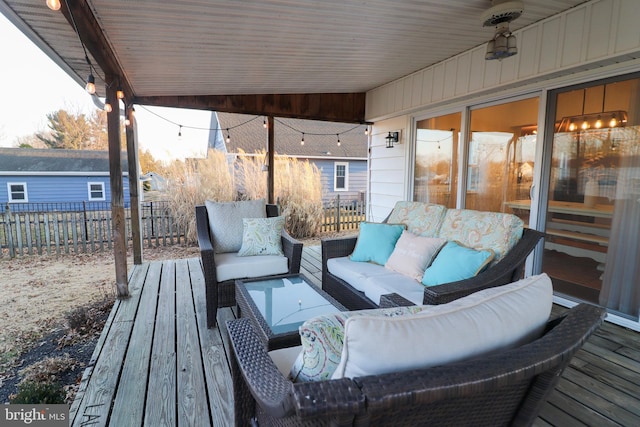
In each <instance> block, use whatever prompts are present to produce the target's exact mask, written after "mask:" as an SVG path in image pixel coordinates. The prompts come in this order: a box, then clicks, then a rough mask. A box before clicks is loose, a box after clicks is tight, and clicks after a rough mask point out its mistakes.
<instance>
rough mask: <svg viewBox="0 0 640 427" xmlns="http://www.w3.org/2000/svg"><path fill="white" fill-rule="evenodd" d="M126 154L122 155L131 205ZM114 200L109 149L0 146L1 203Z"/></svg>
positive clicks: (108, 201) (125, 192) (124, 187)
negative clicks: (110, 179) (110, 176)
mask: <svg viewBox="0 0 640 427" xmlns="http://www.w3.org/2000/svg"><path fill="white" fill-rule="evenodd" d="M126 158H127V157H126V154H124V153H123V156H122V159H123V160H122V162H123V165H122V170H123V174H124V179H123V189H124V202H125V206H126V207H128V206H129V180H128V173H127V160H126ZM69 202H75V203H82V202H106V203H110V202H111V187H110V183H109V153H108V152H107V151H87V150H58V149H26V148H0V206H2V208H3V209H4V207H6V206H7V204H9V205H17V204H22V203H69Z"/></svg>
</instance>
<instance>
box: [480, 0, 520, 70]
mask: <svg viewBox="0 0 640 427" xmlns="http://www.w3.org/2000/svg"><path fill="white" fill-rule="evenodd" d="M491 4H492V6H491V7H490V8H489V9H488V10H487V11H485V12H484V13H483V14H482V16H481V17H480V20H481V22H482V25H483V26H485V27H495V33H494V35H493V39H491V40H489V42H488V43H487V53H486V54H485V59H487V60H491V59H503V58H508V57H510V56H513V55H515V54H517V53H518V47H517V40H516V36H515V35H513V33H512V32H511V30H510V29H509V22H511V21H513V20H514V19H516V18H518V17H520V15H522V12H523V11H524V3H523V2H522V1H519V0H492V2H491Z"/></svg>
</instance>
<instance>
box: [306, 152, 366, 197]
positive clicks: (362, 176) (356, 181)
mask: <svg viewBox="0 0 640 427" xmlns="http://www.w3.org/2000/svg"><path fill="white" fill-rule="evenodd" d="M309 162H311V163H313V164H315V165H316V167H317V168H318V169H319V170H320V173H321V178H320V179H321V180H322V188H323V192H322V201H323V203H327V202H329V201H331V200H333V199H335V198H336V196H338V195H339V196H340V199H341V200H361V198H362V197H363V195H364V193H365V192H366V191H367V162H366V160H351V159H336V160H330V159H327V160H317V159H310V160H309ZM336 163H348V164H349V175H348V180H349V181H348V182H349V186H348V189H347V190H346V191H342V190H340V191H334V173H335V172H334V171H335V164H336Z"/></svg>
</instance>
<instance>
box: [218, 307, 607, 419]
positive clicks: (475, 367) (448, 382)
mask: <svg viewBox="0 0 640 427" xmlns="http://www.w3.org/2000/svg"><path fill="white" fill-rule="evenodd" d="M605 315H606V311H605V310H604V309H602V308H599V307H596V306H592V305H588V304H580V305H578V306H576V307H574V308H572V309H571V310H568V311H567V312H566V313H565V314H564V315H563V316H562V317H559V318H557V319H554V320H550V321H549V322H548V324H547V328H546V330H545V333H544V335H543V336H541V337H540V338H538V339H537V340H535V341H533V342H531V343H529V344H526V345H524V346H522V347H519V348H515V349H512V350H508V351H505V352H502V353H500V354H493V355H491V356H485V357H481V358H477V359H474V360H469V361H464V362H459V363H454V364H450V365H444V366H439V367H433V368H427V369H418V370H411V371H405V372H396V373H390V374H384V375H376V376H368V377H361V378H354V379H348V378H343V379H337V380H327V381H319V382H311V383H295V384H294V383H292V382H290V381H289V380H288V379H287V378H285V377H284V376H283V375H282V374H281V373H280V372H279V371H278V369H277V368H276V366H275V365H274V363H273V361H272V360H271V358H270V357H269V355H268V353H267V352H266V350H265V348H264V345H263V344H262V342H261V341H260V340H259V339H258V337H257V336H256V334H255V332H254V331H253V329H252V326H251V324H250V323H249V321H248V320H247V319H238V320H231V321H228V322H227V328H228V330H229V336H230V339H231V343H232V348H233V353H234V357H233V358H232V359H233V360H232V373H233V384H234V400H235V416H236V425H238V426H246V425H250V424H251V423H254V425H255V424H258V425H260V426H274V425H277V426H294V425H295V426H298V425H305V426H316V425H318V426H320V425H338V426H343V425H344V426H352V425H363V426H368V425H371V426H383V425H385V426H386V425H394V426H395V425H397V426H407V425H411V426H418V425H429V426H440V425H441V426H451V425H455V426H464V425H470V426H485V425H486V426H500V425H522V426H526V425H531V424H532V423H533V421H534V420H535V419H536V417H537V416H538V413H539V411H540V409H541V407H542V405H543V404H544V402H545V401H546V398H547V396H548V395H549V394H550V393H551V391H552V390H553V388H554V386H555V384H556V382H557V381H558V378H559V377H560V374H561V373H562V371H563V370H564V368H565V367H566V366H567V365H568V363H569V361H570V360H571V358H572V356H573V355H574V353H575V352H576V351H578V350H579V349H580V347H581V346H582V345H583V343H584V342H585V341H586V340H587V338H589V336H590V335H591V334H592V333H593V332H594V331H595V330H596V329H597V328H598V327H599V326H600V324H601V323H602V322H603V319H604V317H605Z"/></svg>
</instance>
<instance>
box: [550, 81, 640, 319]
mask: <svg viewBox="0 0 640 427" xmlns="http://www.w3.org/2000/svg"><path fill="white" fill-rule="evenodd" d="M639 90H640V79H630V80H625V81H618V82H610V83H606V84H597V85H589V86H585V87H582V88H579V89H573V90H564V91H557V92H556V93H554V94H553V95H552V96H550V102H552V103H554V104H552V106H553V107H554V109H555V128H554V132H553V139H552V141H551V143H552V144H551V147H550V149H548V150H546V155H547V156H550V157H551V158H550V162H549V163H550V170H549V172H548V173H549V187H548V202H547V203H546V217H545V220H546V221H545V223H546V225H545V231H546V233H547V238H546V239H545V246H544V257H543V262H542V269H543V271H545V272H547V273H548V274H549V275H550V276H551V277H552V279H553V284H554V290H555V291H556V292H557V293H560V294H562V295H565V296H567V297H568V298H570V299H574V300H585V301H589V302H592V303H596V304H600V305H603V306H605V307H607V308H609V309H610V310H611V311H612V312H613V313H615V314H618V315H620V316H623V317H626V318H629V319H632V320H635V321H637V320H638V307H640V96H639ZM554 95H555V96H554ZM543 206H545V205H544V204H543Z"/></svg>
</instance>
